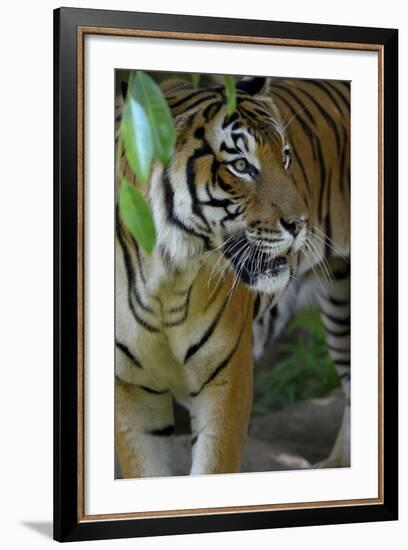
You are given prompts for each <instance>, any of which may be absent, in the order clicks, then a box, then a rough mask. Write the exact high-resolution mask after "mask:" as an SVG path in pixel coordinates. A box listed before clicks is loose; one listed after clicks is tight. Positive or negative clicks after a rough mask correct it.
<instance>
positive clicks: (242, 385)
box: [191, 319, 253, 475]
mask: <svg viewBox="0 0 408 550" xmlns="http://www.w3.org/2000/svg"><path fill="white" fill-rule="evenodd" d="M248 323H250V321H249V319H248ZM248 329H249V330H247V331H246V334H244V335H242V337H241V339H240V342H239V345H238V348H237V349H236V351H235V353H234V354H233V356H232V357H231V358H230V359H229V360H228V361H227V360H226V359H224V361H223V362H220V364H219V365H218V366H217V367H216V369H215V370H214V371H213V377H212V378H211V379H210V380H209V381H208V383H206V384H205V385H204V386H203V387H202V388H200V389H199V390H198V391H197V392H195V393H192V394H191V398H192V405H191V418H192V429H193V438H192V455H193V462H192V468H191V474H192V475H201V474H220V473H230V472H239V471H240V467H241V461H242V456H243V451H244V446H245V440H246V435H247V430H248V423H249V417H250V413H251V405H252V377H253V372H252V371H253V362H252V349H251V341H250V336H251V326H250V324H248Z"/></svg>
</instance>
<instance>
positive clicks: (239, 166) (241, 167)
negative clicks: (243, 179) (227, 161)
mask: <svg viewBox="0 0 408 550" xmlns="http://www.w3.org/2000/svg"><path fill="white" fill-rule="evenodd" d="M233 166H234V168H235V170H238V172H246V171H247V169H248V162H247V161H246V160H245V159H237V160H236V161H235V162H234V163H233Z"/></svg>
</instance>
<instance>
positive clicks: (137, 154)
mask: <svg viewBox="0 0 408 550" xmlns="http://www.w3.org/2000/svg"><path fill="white" fill-rule="evenodd" d="M116 78H117V82H116V85H117V87H118V86H119V85H120V83H121V82H125V83H128V88H127V95H126V98H125V105H124V109H123V116H122V122H121V126H120V140H121V142H122V143H123V147H124V150H125V153H126V158H127V160H128V162H129V166H130V168H131V170H132V171H133V173H134V174H135V176H136V177H137V179H138V181H139V182H140V183H144V184H146V183H147V181H148V179H149V176H150V172H151V167H152V162H153V160H154V159H157V160H158V161H160V162H161V163H162V164H163V166H166V165H167V164H168V163H169V162H170V159H171V157H172V155H173V153H174V147H175V143H176V130H175V125H174V121H173V118H172V116H171V112H170V108H169V106H168V104H167V101H166V99H165V97H164V96H163V94H162V92H161V89H160V87H159V86H158V84H156V82H155V80H153V78H151V77H150V76H149V75H148V74H146V73H145V72H143V71H125V70H121V69H120V70H118V71H117V74H116ZM191 80H192V83H193V86H194V88H197V87H198V85H199V82H200V80H201V75H200V74H197V73H195V74H192V75H191ZM224 85H225V95H226V100H227V108H228V114H232V112H233V111H234V110H235V109H236V94H235V80H234V78H233V77H232V76H225V77H224ZM118 152H119V151H118ZM119 177H120V174H119ZM132 187H133V190H132ZM119 215H120V217H121V219H122V221H123V222H124V223H125V225H126V226H127V228H128V230H129V231H130V233H131V234H132V236H133V237H134V238H135V239H136V240H137V241H138V243H139V244H140V245H141V246H142V248H144V250H145V251H146V252H149V253H150V252H152V250H153V249H154V247H155V243H156V232H155V229H154V220H153V215H152V213H151V210H150V206H149V205H148V203H147V201H146V199H145V197H144V195H143V194H142V193H141V192H140V191H139V190H138V189H136V187H134V186H132V185H131V184H130V183H129V182H127V181H126V180H121V184H120V190H119Z"/></svg>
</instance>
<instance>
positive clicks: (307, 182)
mask: <svg viewBox="0 0 408 550" xmlns="http://www.w3.org/2000/svg"><path fill="white" fill-rule="evenodd" d="M292 151H293V154H294V156H295V160H296V162H297V163H298V164H299V166H300V169H301V171H302V175H303V180H304V182H305V183H306V187H307V190H308V191H309V192H310V191H311V186H310V182H309V179H308V177H307V174H306V170H305V167H304V164H303V161H302V159H301V157H300V156H299V155H298V154H297V152H296V149H295V147H294V146H293V144H292Z"/></svg>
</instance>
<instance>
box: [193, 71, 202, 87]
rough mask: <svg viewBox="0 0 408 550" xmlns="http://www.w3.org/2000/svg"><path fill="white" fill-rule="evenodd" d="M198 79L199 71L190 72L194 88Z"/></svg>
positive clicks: (199, 77)
mask: <svg viewBox="0 0 408 550" xmlns="http://www.w3.org/2000/svg"><path fill="white" fill-rule="evenodd" d="M200 79H201V75H200V74H199V73H192V75H191V82H192V83H193V86H194V88H198V85H199V83H200Z"/></svg>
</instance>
